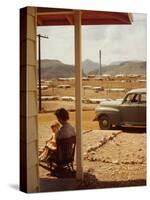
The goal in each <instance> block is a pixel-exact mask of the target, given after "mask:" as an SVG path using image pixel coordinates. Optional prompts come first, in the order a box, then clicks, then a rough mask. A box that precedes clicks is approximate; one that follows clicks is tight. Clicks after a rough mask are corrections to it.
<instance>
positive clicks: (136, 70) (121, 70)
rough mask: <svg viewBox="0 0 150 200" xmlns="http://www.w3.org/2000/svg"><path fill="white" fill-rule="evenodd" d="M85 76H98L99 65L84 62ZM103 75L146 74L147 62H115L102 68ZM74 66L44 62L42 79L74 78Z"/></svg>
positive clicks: (56, 62)
mask: <svg viewBox="0 0 150 200" xmlns="http://www.w3.org/2000/svg"><path fill="white" fill-rule="evenodd" d="M82 68H83V76H86V75H87V74H98V73H99V64H98V63H96V62H93V61H91V60H85V61H84V62H82ZM102 73H105V74H112V75H115V74H145V73H146V62H144V61H126V62H115V63H112V64H111V65H107V66H102ZM74 75H75V72H74V66H73V65H68V64H64V63H63V62H61V61H59V60H42V61H41V77H42V79H55V78H60V77H62V78H67V77H74Z"/></svg>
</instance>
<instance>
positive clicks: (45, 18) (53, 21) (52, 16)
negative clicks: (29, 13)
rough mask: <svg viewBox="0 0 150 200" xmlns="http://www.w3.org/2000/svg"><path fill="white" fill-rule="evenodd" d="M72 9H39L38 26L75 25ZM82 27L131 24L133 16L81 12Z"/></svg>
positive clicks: (118, 13) (117, 13) (102, 12)
mask: <svg viewBox="0 0 150 200" xmlns="http://www.w3.org/2000/svg"><path fill="white" fill-rule="evenodd" d="M74 11H75V10H72V9H55V8H40V7H39V8H37V25H38V26H64V25H74ZM81 14H82V25H105V24H107V25H111V24H131V23H132V14H131V13H121V12H105V11H89V10H81Z"/></svg>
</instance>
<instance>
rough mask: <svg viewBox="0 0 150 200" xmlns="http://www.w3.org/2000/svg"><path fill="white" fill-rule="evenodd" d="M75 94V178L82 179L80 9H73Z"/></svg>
mask: <svg viewBox="0 0 150 200" xmlns="http://www.w3.org/2000/svg"><path fill="white" fill-rule="evenodd" d="M74 21H75V95H76V133H77V136H76V138H77V148H76V155H77V156H76V162H77V174H76V178H77V179H79V180H82V179H83V158H82V101H81V98H82V68H81V11H75V14H74Z"/></svg>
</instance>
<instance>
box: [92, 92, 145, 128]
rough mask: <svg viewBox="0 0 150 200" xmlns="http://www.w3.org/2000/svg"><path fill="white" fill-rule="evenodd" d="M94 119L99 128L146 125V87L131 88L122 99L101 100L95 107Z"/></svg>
mask: <svg viewBox="0 0 150 200" xmlns="http://www.w3.org/2000/svg"><path fill="white" fill-rule="evenodd" d="M95 112H96V117H95V119H94V120H97V121H98V122H99V126H100V129H104V130H107V129H111V127H112V126H113V125H115V126H121V125H132V126H146V88H140V89H133V90H131V91H129V92H128V93H127V94H126V96H125V97H124V98H123V99H119V100H113V101H104V102H101V103H100V104H99V105H98V106H97V107H96V109H95Z"/></svg>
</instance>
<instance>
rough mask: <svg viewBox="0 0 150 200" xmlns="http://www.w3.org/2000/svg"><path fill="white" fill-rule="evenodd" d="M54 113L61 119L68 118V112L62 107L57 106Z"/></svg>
mask: <svg viewBox="0 0 150 200" xmlns="http://www.w3.org/2000/svg"><path fill="white" fill-rule="evenodd" d="M55 115H56V117H57V118H58V119H61V120H63V121H66V120H69V113H68V111H67V110H66V109H64V108H59V109H57V110H56V111H55Z"/></svg>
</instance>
